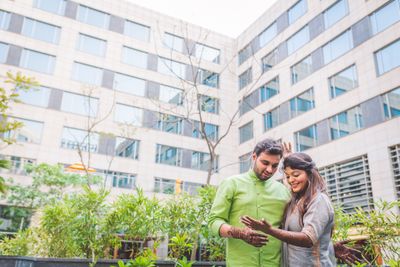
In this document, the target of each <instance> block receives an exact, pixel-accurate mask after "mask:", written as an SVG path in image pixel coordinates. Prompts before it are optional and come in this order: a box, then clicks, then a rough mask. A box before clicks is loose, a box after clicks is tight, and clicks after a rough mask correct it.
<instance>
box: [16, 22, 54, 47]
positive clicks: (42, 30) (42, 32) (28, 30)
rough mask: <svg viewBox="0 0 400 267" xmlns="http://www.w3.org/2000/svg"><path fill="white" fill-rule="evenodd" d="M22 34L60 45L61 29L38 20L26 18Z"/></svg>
mask: <svg viewBox="0 0 400 267" xmlns="http://www.w3.org/2000/svg"><path fill="white" fill-rule="evenodd" d="M21 34H22V35H25V36H28V37H31V38H34V39H38V40H41V41H44V42H48V43H52V44H58V41H59V38H60V27H57V26H54V25H51V24H48V23H44V22H41V21H38V20H33V19H30V18H24V23H23V25H22V32H21Z"/></svg>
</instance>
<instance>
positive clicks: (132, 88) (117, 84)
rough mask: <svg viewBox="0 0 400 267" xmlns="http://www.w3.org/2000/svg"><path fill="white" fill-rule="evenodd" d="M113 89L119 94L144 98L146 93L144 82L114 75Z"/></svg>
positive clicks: (121, 75) (119, 74)
mask: <svg viewBox="0 0 400 267" xmlns="http://www.w3.org/2000/svg"><path fill="white" fill-rule="evenodd" d="M113 88H114V89H115V90H117V91H120V92H125V93H128V94H132V95H138V96H144V95H145V92H146V81H145V80H142V79H139V78H136V77H133V76H129V75H125V74H121V73H115V74H114V82H113Z"/></svg>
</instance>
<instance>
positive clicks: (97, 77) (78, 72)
mask: <svg viewBox="0 0 400 267" xmlns="http://www.w3.org/2000/svg"><path fill="white" fill-rule="evenodd" d="M72 79H73V80H75V81H78V82H81V83H85V84H94V85H97V86H101V84H102V81H103V70H102V69H100V68H98V67H94V66H90V65H86V64H82V63H78V62H74V67H73V73H72Z"/></svg>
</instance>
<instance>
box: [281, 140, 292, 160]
mask: <svg viewBox="0 0 400 267" xmlns="http://www.w3.org/2000/svg"><path fill="white" fill-rule="evenodd" d="M282 148H283V153H282V157H283V158H284V159H285V158H287V157H288V156H289V155H290V154H292V153H293V152H292V144H291V143H290V142H287V143H286V142H283V144H282Z"/></svg>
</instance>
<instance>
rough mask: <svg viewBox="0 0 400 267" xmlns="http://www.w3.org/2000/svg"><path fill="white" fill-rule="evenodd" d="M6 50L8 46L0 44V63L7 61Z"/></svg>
mask: <svg viewBox="0 0 400 267" xmlns="http://www.w3.org/2000/svg"><path fill="white" fill-rule="evenodd" d="M8 49H9V45H8V44H5V43H0V63H5V62H6V61H7V56H8Z"/></svg>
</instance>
